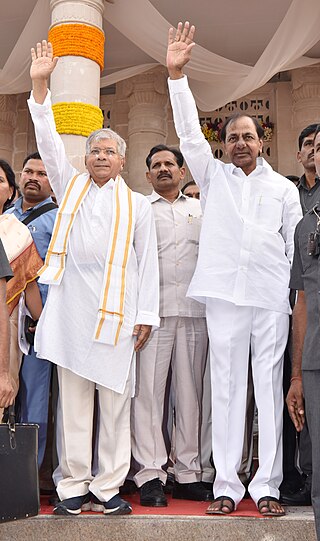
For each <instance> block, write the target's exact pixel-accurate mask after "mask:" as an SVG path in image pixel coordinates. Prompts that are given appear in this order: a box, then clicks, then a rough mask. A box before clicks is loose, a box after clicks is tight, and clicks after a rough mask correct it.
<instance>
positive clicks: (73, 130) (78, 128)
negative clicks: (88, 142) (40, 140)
mask: <svg viewBox="0 0 320 541" xmlns="http://www.w3.org/2000/svg"><path fill="white" fill-rule="evenodd" d="M52 109H53V114H54V119H55V123H56V128H57V131H58V133H67V134H72V135H83V136H84V137H88V135H90V133H91V132H93V131H94V130H99V129H100V128H102V126H103V114H102V111H101V109H100V108H99V107H96V106H95V105H90V104H88V103H80V102H59V103H55V104H54V105H52Z"/></svg>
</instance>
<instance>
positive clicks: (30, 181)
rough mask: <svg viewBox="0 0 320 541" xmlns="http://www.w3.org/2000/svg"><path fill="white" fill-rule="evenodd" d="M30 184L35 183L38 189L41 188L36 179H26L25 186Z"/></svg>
mask: <svg viewBox="0 0 320 541" xmlns="http://www.w3.org/2000/svg"><path fill="white" fill-rule="evenodd" d="M30 184H33V185H34V184H35V185H36V186H37V187H38V188H39V190H40V189H41V184H40V183H39V182H38V181H37V180H28V181H27V182H26V183H25V185H24V186H25V188H27V187H28V186H29V185H30Z"/></svg>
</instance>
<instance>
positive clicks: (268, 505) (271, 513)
mask: <svg viewBox="0 0 320 541" xmlns="http://www.w3.org/2000/svg"><path fill="white" fill-rule="evenodd" d="M272 502H275V503H277V504H278V505H279V506H280V508H281V511H280V510H279V511H277V510H276V509H275V507H274V506H273V505H272ZM257 507H258V511H259V512H260V513H261V515H263V516H264V517H283V516H284V515H285V514H286V513H285V510H284V509H283V507H282V505H281V504H280V502H279V500H278V499H277V498H274V497H273V496H265V497H264V498H260V500H259V501H258V503H257ZM264 508H265V509H267V511H262V509H264Z"/></svg>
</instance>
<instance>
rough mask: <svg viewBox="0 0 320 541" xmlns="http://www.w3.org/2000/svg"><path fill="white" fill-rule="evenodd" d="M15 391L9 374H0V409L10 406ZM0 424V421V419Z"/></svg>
mask: <svg viewBox="0 0 320 541" xmlns="http://www.w3.org/2000/svg"><path fill="white" fill-rule="evenodd" d="M15 395H16V393H15V390H14V387H13V385H12V381H11V376H10V375H9V374H0V408H7V407H8V406H11V405H12V404H13V402H14V399H15ZM0 422H1V419H0Z"/></svg>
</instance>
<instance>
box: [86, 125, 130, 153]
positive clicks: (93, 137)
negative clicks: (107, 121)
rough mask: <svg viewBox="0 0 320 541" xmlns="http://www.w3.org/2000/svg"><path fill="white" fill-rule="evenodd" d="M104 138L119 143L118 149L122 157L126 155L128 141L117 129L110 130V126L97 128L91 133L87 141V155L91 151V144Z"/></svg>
mask: <svg viewBox="0 0 320 541" xmlns="http://www.w3.org/2000/svg"><path fill="white" fill-rule="evenodd" d="M102 139H112V140H113V141H115V142H116V143H117V150H118V152H119V154H120V156H121V157H122V158H124V157H125V155H126V148H127V145H126V142H125V140H124V139H122V137H120V135H118V134H117V133H116V132H115V131H113V130H110V129H109V128H102V129H101V130H96V131H93V132H92V133H90V135H89V137H88V139H87V141H86V156H88V155H89V154H90V152H91V146H92V143H94V142H95V141H101V140H102Z"/></svg>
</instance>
